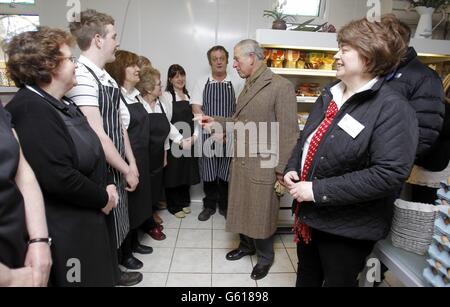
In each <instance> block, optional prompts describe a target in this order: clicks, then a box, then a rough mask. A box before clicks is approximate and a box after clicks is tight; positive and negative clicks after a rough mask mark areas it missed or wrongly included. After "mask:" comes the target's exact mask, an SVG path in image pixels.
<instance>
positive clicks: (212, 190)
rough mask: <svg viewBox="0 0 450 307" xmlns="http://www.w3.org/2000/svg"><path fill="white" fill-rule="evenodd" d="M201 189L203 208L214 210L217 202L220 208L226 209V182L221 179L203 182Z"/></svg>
mask: <svg viewBox="0 0 450 307" xmlns="http://www.w3.org/2000/svg"><path fill="white" fill-rule="evenodd" d="M203 191H204V192H205V198H203V206H204V207H205V208H209V209H213V210H216V208H217V204H219V209H220V210H227V208H228V182H226V181H223V180H222V179H217V180H216V181H211V182H207V181H205V182H203Z"/></svg>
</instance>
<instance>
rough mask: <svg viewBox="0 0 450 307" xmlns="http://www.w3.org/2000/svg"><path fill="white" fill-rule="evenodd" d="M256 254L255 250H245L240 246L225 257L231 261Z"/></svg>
mask: <svg viewBox="0 0 450 307" xmlns="http://www.w3.org/2000/svg"><path fill="white" fill-rule="evenodd" d="M254 254H255V251H251V252H244V251H242V250H240V249H239V248H238V249H235V250H232V251H231V252H229V253H228V254H227V255H226V256H225V257H226V258H227V260H229V261H235V260H239V259H241V258H242V257H245V256H252V255H254Z"/></svg>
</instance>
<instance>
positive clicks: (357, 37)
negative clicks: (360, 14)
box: [337, 18, 408, 76]
mask: <svg viewBox="0 0 450 307" xmlns="http://www.w3.org/2000/svg"><path fill="white" fill-rule="evenodd" d="M337 40H338V43H339V45H348V46H351V47H352V48H354V49H356V50H357V51H358V54H359V55H360V57H361V58H362V60H363V61H364V63H365V65H366V72H367V73H369V74H371V75H375V76H383V75H386V74H388V73H389V72H391V71H392V69H394V68H395V67H397V66H398V64H400V61H401V59H402V57H403V55H404V54H405V53H406V50H407V48H408V46H407V44H406V43H405V42H403V40H399V39H398V37H397V35H396V33H393V32H391V31H390V30H389V28H388V27H386V26H385V25H384V24H383V23H381V22H376V21H373V22H372V21H369V20H367V18H363V19H359V20H354V21H351V22H350V23H348V24H346V25H345V26H344V27H342V28H341V29H340V31H339V33H338V38H337Z"/></svg>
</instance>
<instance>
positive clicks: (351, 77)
mask: <svg viewBox="0 0 450 307" xmlns="http://www.w3.org/2000/svg"><path fill="white" fill-rule="evenodd" d="M338 42H339V52H338V53H337V54H336V55H335V60H336V64H337V78H338V79H339V80H338V81H336V82H333V83H332V84H330V85H328V86H326V87H325V89H324V90H323V91H322V95H321V96H320V97H319V99H318V100H317V102H316V103H315V104H314V107H313V109H312V111H311V114H310V117H309V118H308V122H307V124H306V127H305V129H304V131H303V133H302V134H301V136H300V138H299V140H298V143H297V146H296V148H295V150H294V152H293V154H292V157H291V159H290V161H289V163H288V166H287V168H286V172H285V177H284V180H285V182H286V185H287V187H288V189H289V191H290V194H291V195H292V197H293V198H294V199H295V200H294V203H293V206H294V209H295V227H294V230H295V235H296V237H297V241H298V243H297V255H298V259H299V263H298V273H297V286H316V287H320V286H328V287H329V286H357V277H358V274H359V272H361V271H362V270H363V268H364V265H365V259H366V257H367V256H368V255H369V254H370V252H371V251H372V249H373V246H374V245H375V243H376V242H377V241H378V240H381V239H383V238H385V237H386V236H387V234H388V232H389V229H390V224H391V219H392V212H393V202H394V199H395V196H396V195H398V194H399V191H400V189H401V187H402V184H403V183H404V181H405V180H406V179H407V178H408V175H409V173H410V171H411V167H412V164H413V162H414V157H415V152H416V146H417V142H418V127H417V120H416V117H415V114H414V111H413V110H412V109H411V108H410V106H409V105H408V102H407V101H406V100H405V99H404V98H403V97H401V96H400V95H399V94H397V93H396V92H395V91H394V90H392V89H391V88H390V87H389V86H388V85H386V84H385V80H384V78H383V77H382V76H383V75H385V74H387V73H389V72H390V71H391V70H392V68H393V67H396V66H397V65H398V63H399V62H400V57H401V55H402V54H404V52H403V51H404V50H405V49H406V48H407V46H406V45H403V46H400V48H399V44H398V38H397V37H395V35H393V34H392V33H390V32H389V31H388V30H387V29H386V28H385V27H384V26H383V24H381V23H378V22H369V21H368V20H367V19H361V20H357V21H352V22H350V23H349V24H347V25H346V26H344V27H343V28H342V29H341V30H340V31H339V33H338ZM399 49H400V50H399Z"/></svg>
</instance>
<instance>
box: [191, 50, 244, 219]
mask: <svg viewBox="0 0 450 307" xmlns="http://www.w3.org/2000/svg"><path fill="white" fill-rule="evenodd" d="M207 56H208V61H209V65H210V66H211V75H209V76H207V77H205V78H202V79H200V80H199V81H198V82H197V83H196V85H195V87H194V91H193V95H192V100H191V104H192V110H193V113H194V115H198V114H204V115H208V116H223V117H231V116H233V114H234V112H235V109H236V98H237V97H238V96H239V93H240V90H241V89H242V84H243V82H242V80H240V79H238V78H235V79H233V78H231V77H230V76H229V75H228V74H227V64H228V59H229V53H228V51H227V50H226V49H225V48H224V47H222V46H214V47H212V48H211V49H210V50H209V51H208V53H207ZM209 138H210V134H207V133H206V132H203V134H202V144H204V143H205V141H207V140H208V139H209ZM214 146H224V145H223V144H221V143H220V142H215V143H214V144H212V145H211V147H210V148H209V149H210V150H211V151H209V152H205V149H203V150H204V151H203V156H202V157H201V158H200V160H199V164H200V175H201V178H202V181H203V190H204V192H205V198H203V206H204V208H203V211H202V212H201V213H200V214H199V216H198V219H199V220H200V221H207V220H208V219H209V218H210V217H211V215H213V214H214V213H215V212H216V208H217V205H218V206H219V213H220V214H221V215H223V216H224V217H226V213H227V208H228V177H229V168H230V162H231V158H230V157H227V156H226V153H227V150H226V149H225V146H224V148H223V150H218V148H215V147H214ZM208 147H209V146H208Z"/></svg>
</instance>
